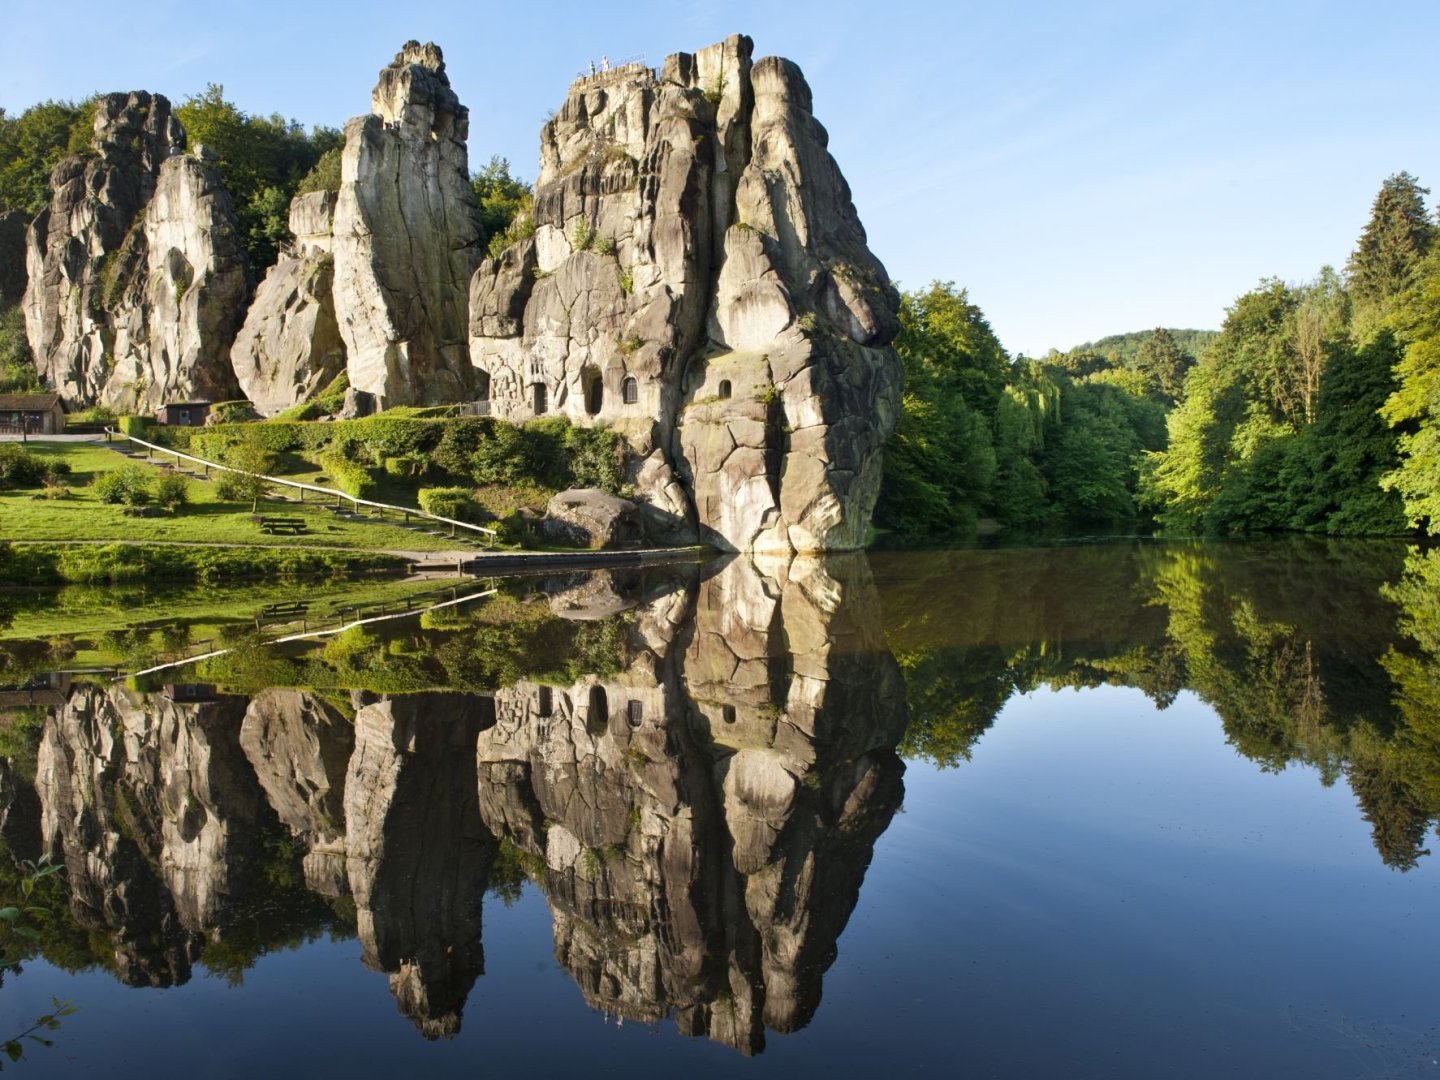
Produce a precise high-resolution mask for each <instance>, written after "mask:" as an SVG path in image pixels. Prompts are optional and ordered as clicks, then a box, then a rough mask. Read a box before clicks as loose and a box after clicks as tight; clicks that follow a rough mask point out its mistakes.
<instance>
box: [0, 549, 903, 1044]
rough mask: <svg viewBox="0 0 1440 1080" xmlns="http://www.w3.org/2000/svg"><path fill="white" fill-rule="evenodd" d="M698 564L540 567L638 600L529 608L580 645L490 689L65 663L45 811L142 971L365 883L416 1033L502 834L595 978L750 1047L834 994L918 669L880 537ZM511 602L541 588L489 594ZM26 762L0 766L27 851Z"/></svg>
mask: <svg viewBox="0 0 1440 1080" xmlns="http://www.w3.org/2000/svg"><path fill="white" fill-rule="evenodd" d="M767 575H768V576H767ZM677 577H678V578H679V579H683V580H684V582H685V587H679V588H676V587H675V585H676V581H677ZM698 578H699V570H698V568H692V569H690V570H688V571H675V572H670V573H663V574H657V573H650V572H627V573H616V574H603V575H596V576H595V577H594V578H590V579H576V578H564V579H555V580H550V581H545V582H543V583H541V589H542V592H543V594H544V595H545V596H546V597H547V598H548V605H549V608H550V610H551V611H552V612H554V613H557V614H563V615H565V616H566V617H567V618H572V619H579V620H582V621H583V622H586V623H589V622H595V621H598V620H604V619H611V618H613V617H614V616H615V613H621V615H620V621H617V622H609V623H606V624H605V625H603V626H602V625H596V626H593V627H592V626H588V625H587V626H585V627H583V629H584V630H585V633H584V634H582V635H571V636H568V637H567V636H565V635H549V636H547V635H544V634H541V635H538V636H534V637H533V639H532V638H525V639H524V640H527V641H528V640H534V641H552V640H553V641H555V642H567V643H569V644H568V645H566V646H565V648H566V649H569V650H570V651H568V652H565V654H564V655H550V654H546V655H529V654H527V653H524V652H521V653H519V654H517V655H519V656H521V657H522V662H523V660H532V661H533V662H534V664H535V667H534V668H532V669H531V670H532V671H548V672H551V673H552V674H550V675H547V676H545V677H544V678H545V679H548V680H551V681H549V682H545V681H541V680H540V679H537V678H530V679H522V680H518V681H516V682H514V683H513V684H512V685H509V686H507V687H505V688H503V689H500V690H497V691H495V692H494V694H493V695H480V694H457V693H440V692H436V693H419V694H410V695H397V696H393V697H385V698H376V697H375V696H374V695H372V694H368V693H365V692H362V691H356V692H355V693H354V694H352V698H351V701H350V703H348V704H347V703H345V702H344V701H342V700H339V699H335V698H333V697H332V698H328V699H327V698H325V697H324V696H322V695H320V694H316V693H312V692H305V691H300V690H289V689H271V690H266V691H263V692H261V693H259V694H257V695H255V696H254V697H253V698H251V699H250V700H248V701H247V700H245V699H244V698H241V697H238V696H231V695H224V694H215V693H214V692H212V691H211V690H210V688H208V687H174V688H171V689H170V691H169V692H168V693H167V694H165V695H160V694H150V695H147V694H139V693H135V692H131V691H128V690H122V689H119V688H110V689H97V688H88V687H86V688H76V689H74V690H72V691H71V692H70V693H69V695H68V697H67V698H66V699H65V700H64V702H63V703H62V704H59V705H56V706H54V708H53V709H52V712H51V715H50V717H49V720H48V722H47V724H46V726H45V729H44V732H43V735H42V741H41V746H40V751H39V760H38V764H37V780H36V784H35V791H34V794H35V795H38V799H33V800H32V801H33V803H34V806H35V808H36V809H35V813H33V814H31V815H30V816H31V818H32V819H34V818H38V825H37V824H32V825H31V830H30V831H31V832H34V833H36V834H37V835H39V836H42V837H43V839H44V842H45V844H46V845H48V846H49V847H50V848H51V849H53V850H56V851H58V852H60V853H62V854H63V856H64V859H65V862H66V866H67V870H68V873H67V878H68V880H69V883H70V885H71V888H72V893H73V895H72V908H73V911H74V914H75V917H76V919H77V920H78V921H79V922H80V923H81V925H83V926H84V927H87V928H91V929H97V930H103V931H105V932H106V933H107V934H108V935H109V936H110V938H111V940H112V942H113V948H114V952H115V964H116V967H117V969H118V970H119V972H120V975H121V977H122V978H123V979H125V980H126V981H128V982H132V983H136V984H145V983H149V984H153V985H170V984H174V983H179V982H183V981H185V980H186V979H187V978H188V977H189V975H190V970H191V966H192V964H193V963H195V962H196V961H198V960H203V961H204V963H205V964H206V966H207V967H208V968H209V969H210V970H212V971H219V972H220V973H222V974H229V975H231V976H232V977H234V976H235V975H236V974H238V973H239V972H242V971H243V970H244V968H245V966H247V964H248V963H250V962H253V959H254V958H255V957H256V956H258V955H260V954H261V953H263V952H265V951H267V950H268V949H269V948H273V947H274V946H275V944H278V943H286V942H290V941H293V940H296V938H297V937H299V936H303V934H304V933H307V932H313V928H317V927H322V926H325V925H330V924H331V923H330V917H331V916H333V911H331V910H330V908H328V907H327V906H326V905H325V904H321V903H319V902H318V901H316V900H315V897H316V896H317V895H318V896H324V897H328V898H331V899H332V900H334V901H335V904H336V905H337V906H336V910H343V909H344V908H345V906H346V904H347V903H348V902H349V901H347V900H345V899H344V898H345V897H346V895H347V894H348V895H349V898H350V899H351V900H353V903H354V910H355V923H356V928H357V932H358V935H359V938H360V942H361V946H362V949H363V956H364V960H365V963H366V964H367V965H368V966H370V967H372V968H375V969H377V970H380V971H384V972H385V973H386V974H387V976H388V978H389V982H390V988H391V991H392V993H393V994H394V995H395V997H396V999H397V1002H398V1004H399V1006H400V1009H401V1011H402V1012H403V1013H404V1014H405V1015H406V1016H409V1017H410V1018H411V1019H412V1020H413V1021H414V1023H415V1025H416V1027H417V1028H418V1029H419V1030H420V1031H421V1032H422V1033H423V1034H424V1035H425V1036H426V1037H427V1038H436V1037H440V1036H449V1035H453V1034H455V1033H456V1032H457V1031H458V1030H459V1028H460V1021H461V1012H462V1010H463V1008H464V1005H465V1001H466V998H467V996H468V994H469V992H470V989H471V987H472V986H473V985H474V982H475V979H476V978H477V977H478V976H479V975H480V974H481V973H482V972H483V970H484V951H483V947H482V942H481V925H482V923H481V908H482V902H483V897H484V894H485V891H486V889H487V888H488V887H489V885H490V883H491V874H492V866H493V864H494V862H495V859H496V856H497V853H498V851H499V850H500V844H499V843H498V842H497V839H496V838H497V837H500V838H501V839H503V840H504V841H506V842H507V843H508V844H509V845H512V846H513V848H514V849H518V851H514V850H512V851H511V852H510V855H511V856H516V855H517V854H518V853H522V852H523V853H528V857H526V856H525V855H520V856H519V858H518V862H519V863H520V864H521V865H523V866H525V867H526V868H527V869H528V870H530V872H531V873H532V876H533V877H534V878H535V879H536V880H537V882H539V883H540V885H541V887H542V888H543V889H544V891H545V893H546V896H547V898H548V901H549V904H550V907H551V912H552V916H553V919H554V938H555V950H556V956H557V958H558V959H559V961H560V962H561V963H562V964H563V965H564V966H565V967H566V969H567V970H569V971H570V972H571V974H572V975H573V977H574V978H575V980H576V981H577V983H578V984H579V986H580V988H581V992H582V994H583V996H584V998H585V1000H586V1001H588V1002H589V1003H591V1004H592V1005H593V1006H594V1007H595V1008H597V1009H603V1010H605V1011H607V1012H612V1013H618V1014H621V1015H624V1016H627V1017H635V1018H641V1019H645V1020H659V1019H661V1018H663V1017H664V1016H666V1015H667V1014H669V1013H671V1012H673V1013H674V1014H675V1015H676V1018H677V1023H678V1025H679V1027H680V1028H681V1030H682V1031H685V1032H687V1033H690V1034H696V1035H701V1034H703V1035H706V1036H708V1037H710V1038H712V1039H715V1040H717V1041H719V1042H722V1043H725V1044H727V1045H731V1046H734V1047H736V1048H738V1049H740V1050H742V1051H743V1052H746V1053H753V1052H756V1051H758V1050H759V1049H761V1048H762V1047H763V1045H764V1031H765V1028H767V1027H768V1028H770V1029H771V1030H774V1031H781V1032H784V1031H792V1030H795V1029H797V1028H799V1027H802V1026H804V1024H805V1023H806V1022H808V1020H809V1018H810V1016H811V1015H812V1014H813V1012H814V1009H815V1007H816V1005H817V1004H818V1002H819V999H820V981H821V978H822V977H823V975H824V972H825V970H826V969H827V968H828V967H829V965H830V964H831V962H832V961H833V959H834V957H835V943H836V940H837V938H838V937H839V934H840V933H841V931H842V930H843V928H844V926H845V923H846V921H847V920H848V918H849V915H850V912H851V910H852V908H853V906H854V904H855V901H856V898H857V896H858V894H859V888H860V883H861V880H862V878H863V877H864V874H865V870H866V867H867V866H868V863H869V859H870V854H871V850H872V847H873V844H874V841H875V838H876V837H877V836H878V835H879V833H880V831H881V830H883V828H884V827H885V825H886V824H887V823H888V821H889V820H890V816H891V815H892V814H893V812H894V810H895V807H896V806H897V805H898V803H899V799H900V791H901V789H900V775H901V772H902V767H901V765H900V762H899V759H898V758H897V757H896V756H895V754H894V752H893V749H892V748H893V746H894V745H895V743H896V742H897V740H898V739H899V736H900V733H901V730H902V728H903V725H904V706H903V696H902V693H901V690H900V687H899V682H898V672H897V669H896V666H895V663H894V661H893V660H892V659H891V658H890V656H889V654H888V653H886V652H885V651H884V647H883V642H882V640H881V638H880V629H879V621H878V618H877V612H876V609H875V599H874V589H873V587H872V585H871V583H870V578H869V572H868V569H867V567H866V564H865V562H864V560H863V558H852V559H847V560H843V561H834V562H830V563H824V564H822V563H814V562H799V561H797V562H795V563H792V564H788V565H787V564H784V563H780V564H777V565H776V566H774V567H767V568H764V569H761V568H758V567H757V566H756V565H754V564H752V563H747V562H739V561H737V562H733V563H731V564H730V565H729V566H727V567H725V568H724V569H723V570H721V571H720V572H719V573H718V574H717V575H716V576H714V577H712V578H711V579H709V580H708V581H706V582H705V583H704V584H703V585H702V586H699V587H698V591H697V587H696V585H695V584H694V582H695V581H696V580H698ZM697 596H698V599H699V605H698V607H699V610H698V611H697V610H696V600H697ZM507 611H510V612H512V613H513V614H514V616H515V618H516V619H517V620H518V624H517V625H519V626H521V627H526V626H532V625H534V620H535V619H536V618H537V617H538V618H540V619H541V620H542V621H543V620H544V619H548V618H549V616H548V615H545V614H544V613H543V608H539V607H538V606H535V605H526V604H520V605H517V606H516V607H514V608H511V609H506V608H503V607H501V608H497V609H496V612H495V614H492V615H491V616H490V618H495V617H496V615H499V616H501V617H502V618H503V617H505V614H504V613H505V612H507ZM527 620H529V621H527ZM572 625H573V624H572ZM497 629H508V628H505V627H503V626H502V625H501V624H500V623H497V622H489V621H487V620H486V619H485V618H481V619H479V620H477V621H476V622H474V623H471V622H469V621H468V619H460V620H459V621H457V622H454V623H446V624H444V625H443V626H439V627H438V628H437V629H436V630H435V631H434V632H435V633H437V634H439V635H441V636H440V637H439V638H437V639H431V641H430V644H431V645H432V646H433V647H434V648H435V649H436V650H441V649H445V650H451V651H452V652H453V651H455V650H456V649H464V650H472V651H476V652H477V653H478V652H484V651H485V650H486V649H488V648H491V647H492V646H493V644H494V641H495V640H496V637H497V635H496V633H495V631H496V630H497ZM498 636H499V638H501V639H503V640H502V647H509V646H512V645H513V642H511V641H510V639H509V638H508V637H506V635H505V634H504V633H502V634H500V635H498ZM582 639H583V640H582ZM421 640H423V639H422V638H405V639H404V641H405V642H406V643H407V644H409V645H411V646H413V645H415V644H416V643H417V642H419V641H421ZM507 643H508V644H507ZM553 651H554V652H557V653H558V652H562V651H564V650H562V649H556V650H553ZM532 652H533V650H532ZM506 662H507V664H508V663H511V662H513V657H512V658H510V659H507V661H506ZM485 666H486V665H484V664H481V665H480V667H481V668H484V667H485ZM556 672H564V673H565V674H563V675H557V674H553V673H556ZM352 716H353V719H352ZM23 788H24V785H18V786H17V785H16V784H13V783H10V782H9V774H8V773H7V772H4V771H3V770H0V815H3V819H0V825H3V827H4V828H5V829H6V836H7V838H9V837H10V834H11V833H15V834H16V836H15V838H14V840H15V843H13V844H12V850H13V851H16V852H18V851H21V850H25V849H24V848H23V847H22V846H19V845H20V844H21V843H22V842H23V840H24V837H23V836H22V835H21V834H23V833H24V831H25V828H24V820H25V813H24V796H25V791H24V790H23ZM12 819H13V820H12ZM287 834H288V836H287ZM30 850H35V846H34V844H33V842H32V847H31V849H30ZM513 865H514V863H513V862H512V863H511V866H512V867H513ZM302 867H303V871H302ZM302 877H303V881H304V886H305V889H306V890H308V891H305V892H302V891H301V890H300V888H299V882H300V880H301V879H302ZM285 881H289V882H293V884H290V885H283V884H280V883H282V882H285ZM287 888H288V889H291V890H292V891H293V892H292V894H287V895H288V896H290V899H289V900H284V899H282V898H281V897H280V895H279V893H278V892H276V891H275V890H277V889H280V890H283V889H287ZM297 893H298V894H299V895H301V896H302V897H303V900H302V901H298V902H297V901H295V899H294V895H293V894H297ZM262 896H263V897H264V898H265V901H266V902H265V904H264V905H262V906H261V907H255V906H254V903H255V900H256V898H258V897H262ZM287 903H288V904H289V907H288V908H287V907H286V904H287ZM327 912H329V915H327ZM286 919H291V920H293V921H292V922H289V923H286V922H285V920H286ZM262 923H264V924H267V925H265V926H261V925H260V924H262ZM271 923H274V924H275V925H273V926H271V925H269V924H271ZM297 930H298V931H299V933H298V934H297ZM247 934H248V935H249V936H248V937H247ZM267 935H268V936H267ZM202 949H203V950H204V952H203V954H202V951H201V950H202Z"/></svg>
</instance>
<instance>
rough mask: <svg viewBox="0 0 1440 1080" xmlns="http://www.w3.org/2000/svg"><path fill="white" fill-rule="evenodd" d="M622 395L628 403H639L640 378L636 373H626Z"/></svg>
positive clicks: (621, 387)
mask: <svg viewBox="0 0 1440 1080" xmlns="http://www.w3.org/2000/svg"><path fill="white" fill-rule="evenodd" d="M620 397H621V400H622V401H624V402H625V404H626V405H637V404H639V402H640V380H639V379H637V378H635V376H634V375H626V376H625V381H624V382H623V383H621V384H620Z"/></svg>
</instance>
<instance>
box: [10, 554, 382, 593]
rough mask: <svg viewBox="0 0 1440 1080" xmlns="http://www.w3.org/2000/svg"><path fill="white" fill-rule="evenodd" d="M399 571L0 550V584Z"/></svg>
mask: <svg viewBox="0 0 1440 1080" xmlns="http://www.w3.org/2000/svg"><path fill="white" fill-rule="evenodd" d="M399 568H403V563H402V562H401V561H400V560H399V559H396V558H394V557H392V556H389V555H371V554H359V553H356V552H352V551H325V550H322V549H317V548H294V547H290V548H248V547H238V548H228V547H202V546H196V547H189V546H179V545H175V546H168V545H157V544H26V545H24V546H23V547H13V546H12V547H10V548H9V549H8V550H7V549H5V548H3V547H0V580H23V581H26V582H27V583H30V584H37V585H49V584H53V585H59V584H76V585H118V584H124V583H127V582H141V581H194V582H200V583H202V584H216V583H219V582H224V581H247V580H265V579H282V580H287V581H291V580H302V579H305V578H314V577H334V576H338V575H342V574H351V573H364V572H367V571H374V570H394V569H399ZM21 575H23V576H21Z"/></svg>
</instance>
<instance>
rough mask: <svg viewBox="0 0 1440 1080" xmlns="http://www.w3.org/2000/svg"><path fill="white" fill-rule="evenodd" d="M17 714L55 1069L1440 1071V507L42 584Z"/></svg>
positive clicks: (20, 636)
mask: <svg viewBox="0 0 1440 1080" xmlns="http://www.w3.org/2000/svg"><path fill="white" fill-rule="evenodd" d="M361 593H363V594H364V604H363V605H360V601H359V600H358V599H356V597H357V596H359V595H360V594H361ZM297 602H298V603H300V604H302V605H304V610H303V611H301V612H298V613H297V612H296V611H295V610H294V609H289V608H286V607H285V606H284V605H285V604H293V603H297ZM356 605H360V606H359V609H358V610H357V607H356ZM297 616H298V617H297ZM302 619H303V620H304V621H303V624H302V623H301V620H302ZM361 620H365V621H363V622H362V621H361ZM347 623H359V625H351V626H350V627H349V628H348V629H343V630H339V632H333V633H332V632H330V631H331V630H332V629H333V628H338V627H341V626H343V625H344V624H347ZM317 624H318V626H319V634H320V636H311V637H300V638H299V639H298V640H294V641H289V642H284V643H279V644H276V643H275V639H277V638H282V637H288V636H292V635H296V634H312V633H315V632H316V629H317ZM197 654H199V655H201V658H200V659H197V660H194V661H193V662H189V663H186V664H183V665H181V666H163V665H166V664H169V663H171V662H172V661H174V660H175V659H176V658H179V657H183V656H190V655H197ZM157 668H158V670H148V669H157ZM0 754H3V755H4V757H3V766H0V813H3V822H0V839H3V845H4V849H5V850H4V851H0V904H14V905H16V906H20V907H25V908H26V910H24V911H22V913H21V914H20V915H19V916H18V918H17V919H16V920H15V921H14V922H13V923H12V924H8V925H5V926H0V943H3V946H4V950H5V952H4V958H5V960H6V961H8V962H9V967H8V969H7V970H5V972H4V975H3V985H0V1040H3V1039H4V1038H8V1037H10V1036H12V1035H16V1034H19V1033H20V1032H22V1031H24V1030H26V1029H27V1028H28V1027H29V1026H30V1025H31V1024H32V1023H34V1021H35V1019H36V1018H37V1017H39V1016H41V1015H43V1014H45V1013H47V1012H49V1011H50V1010H51V1009H52V1004H51V1002H52V999H55V998H58V999H61V1000H67V1001H69V1002H71V1003H72V1004H73V1006H74V1008H75V1011H74V1013H73V1014H71V1015H68V1016H65V1017H64V1018H63V1019H62V1021H61V1023H60V1026H59V1027H58V1029H57V1030H53V1031H48V1032H46V1033H45V1034H46V1036H47V1037H48V1038H50V1039H52V1040H53V1041H54V1044H55V1045H54V1046H53V1047H49V1048H46V1047H42V1046H38V1045H34V1044H28V1045H27V1047H26V1049H25V1053H24V1059H23V1061H21V1062H19V1063H17V1064H14V1065H9V1067H10V1068H13V1069H15V1070H20V1071H23V1073H24V1074H25V1075H33V1076H36V1077H42V1076H52V1075H73V1074H78V1073H82V1072H87V1073H88V1072H92V1071H98V1070H102V1069H103V1070H104V1071H105V1073H106V1074H107V1075H112V1076H132V1075H133V1076H145V1077H151V1076H154V1075H155V1074H156V1072H157V1070H158V1071H161V1072H166V1073H174V1074H178V1075H186V1076H189V1077H212V1076H213V1077H231V1076H235V1077H239V1076H246V1077H248V1076H254V1075H257V1074H259V1075H264V1074H270V1075H276V1076H290V1075H322V1076H323V1075H342V1074H349V1075H356V1076H396V1075H405V1076H409V1075H425V1076H475V1075H487V1076H520V1075H526V1076H555V1075H561V1074H566V1075H575V1074H579V1073H582V1072H583V1073H584V1074H586V1075H617V1076H631V1077H633V1076H677V1075H683V1076H716V1077H720V1076H723V1077H740V1076H756V1077H759V1076H771V1075H775V1076H787V1077H794V1076H806V1075H819V1074H822V1073H828V1074H831V1075H837V1076H858V1075H873V1074H882V1075H892V1076H893V1075H904V1076H908V1075H915V1074H921V1073H931V1074H935V1075H943V1076H976V1077H1015V1076H1035V1077H1057V1076H1066V1077H1075V1076H1081V1077H1092V1076H1093V1077H1155V1076H1180V1077H1215V1076H1239V1077H1252V1076H1253V1077H1273V1076H1296V1077H1301V1076H1303V1077H1409V1076H1434V1077H1440V1064H1437V1062H1440V978H1437V973H1440V935H1437V934H1436V932H1435V927H1436V917H1437V913H1440V870H1437V857H1436V856H1432V855H1431V853H1430V847H1431V846H1432V845H1433V844H1434V843H1435V840H1436V837H1435V829H1436V824H1437V821H1440V553H1429V554H1427V553H1424V552H1419V551H1415V550H1407V549H1406V547H1405V546H1404V545H1400V544H1391V543H1370V542H1364V543H1361V542H1338V541H1330V542H1326V541H1311V540H1304V541H1301V540H1294V541H1271V542H1231V543H1214V542H1212V543H1201V542H1194V543H1190V542H1185V543H1179V542H1177V543H1161V542H1151V541H1122V542H1111V543H1104V544H1086V545H1078V544H1077V545H1061V546H1052V547H1025V548H1019V547H1017V548H997V549H981V550H960V551H948V552H942V553H933V554H931V553H910V552H905V553H892V552H879V553H872V554H870V555H869V556H868V557H867V556H847V557H842V558H833V559H827V560H823V561H809V560H798V561H795V562H792V563H789V564H785V563H781V562H775V563H766V562H759V563H757V562H751V561H748V560H744V559H732V560H729V561H719V562H714V563H709V564H703V565H701V564H697V565H681V566H671V567H665V568H659V569H652V570H646V571H643V572H642V571H626V572H602V573H595V574H568V575H566V574H561V575H552V576H548V577H545V576H531V577H518V578H513V579H508V580H492V581H483V582H455V581H439V582H428V583H413V584H407V585H404V586H402V585H400V584H399V583H388V584H379V585H377V584H371V585H367V586H365V588H364V589H359V588H358V587H356V586H343V585H327V586H316V587H313V588H311V587H304V588H298V589H297V588H290V589H282V590H273V591H271V592H266V593H258V592H256V593H246V592H244V591H240V592H236V591H230V592H219V591H216V590H190V591H182V590H169V591H167V590H144V589H130V590H113V591H111V592H110V593H108V594H107V593H104V592H93V591H90V590H81V589H66V590H56V591H35V590H30V591H17V590H11V591H9V592H0ZM47 853H48V854H49V855H50V856H51V857H52V858H53V860H54V862H55V863H59V864H61V865H63V868H64V869H63V872H62V873H53V874H49V875H46V876H42V877H40V878H39V879H38V880H37V881H36V883H35V884H34V887H33V890H32V892H31V895H30V896H29V897H28V899H22V894H23V891H24V889H23V887H24V883H25V882H26V881H27V880H29V876H28V875H29V873H30V867H29V866H28V865H27V864H26V860H29V861H30V863H33V864H35V865H36V866H37V867H39V868H42V869H43V867H44V866H45V865H46V863H45V862H43V861H42V857H43V856H45V855H47ZM3 921H4V920H3V919H0V922H3ZM9 925H13V926H18V927H23V928H26V929H29V930H32V931H34V933H35V934H36V935H38V936H36V937H31V936H29V935H25V934H17V933H16V932H14V931H13V930H10V929H9ZM7 1064H8V1063H7Z"/></svg>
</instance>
